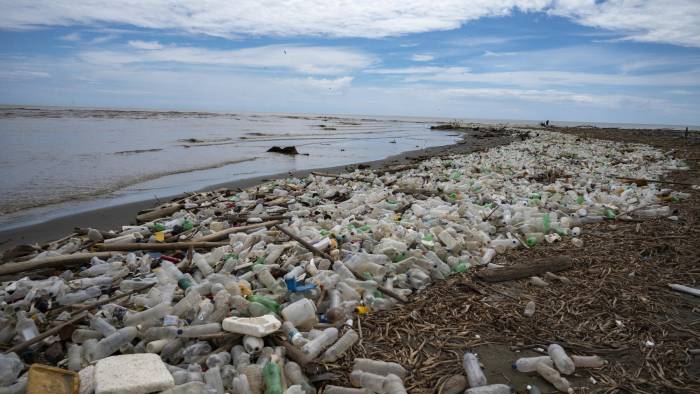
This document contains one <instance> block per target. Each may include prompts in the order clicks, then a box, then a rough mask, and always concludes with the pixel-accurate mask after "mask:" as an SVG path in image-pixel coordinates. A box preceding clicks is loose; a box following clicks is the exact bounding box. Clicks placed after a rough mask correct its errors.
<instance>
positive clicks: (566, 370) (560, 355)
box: [547, 343, 576, 375]
mask: <svg viewBox="0 0 700 394" xmlns="http://www.w3.org/2000/svg"><path fill="white" fill-rule="evenodd" d="M547 354H549V357H551V358H552V361H553V362H554V366H555V367H557V369H558V370H559V372H561V373H563V374H564V375H571V374H572V373H574V371H575V370H576V366H575V365H574V361H573V360H572V359H571V358H569V356H568V355H567V354H566V351H565V350H564V348H563V347H561V346H560V345H558V344H556V343H553V344H551V345H549V347H548V348H547Z"/></svg>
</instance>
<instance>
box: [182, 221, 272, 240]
mask: <svg viewBox="0 0 700 394" xmlns="http://www.w3.org/2000/svg"><path fill="white" fill-rule="evenodd" d="M280 223H282V222H281V221H279V220H270V221H268V222H262V223H255V224H249V225H247V226H240V227H231V228H227V229H225V230H221V231H218V232H216V233H214V234H209V235H205V236H204V237H199V238H197V239H195V241H200V242H209V241H218V240H220V239H224V238H228V235H229V234H233V233H240V232H243V231H248V230H253V229H256V228H260V227H272V226H275V225H277V224H280Z"/></svg>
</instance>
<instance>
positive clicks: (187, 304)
mask: <svg viewBox="0 0 700 394" xmlns="http://www.w3.org/2000/svg"><path fill="white" fill-rule="evenodd" d="M201 301H202V296H201V295H199V293H198V292H196V291H193V290H190V291H188V292H187V294H185V296H184V297H182V299H181V300H180V301H178V303H177V304H175V306H174V307H173V309H172V314H173V315H175V316H180V317H182V316H183V315H185V314H187V313H189V312H192V311H194V310H195V308H197V306H198V305H199V303H200V302H201Z"/></svg>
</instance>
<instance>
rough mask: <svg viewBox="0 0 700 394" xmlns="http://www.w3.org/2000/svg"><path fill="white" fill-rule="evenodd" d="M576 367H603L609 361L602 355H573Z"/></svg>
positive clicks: (572, 358)
mask: <svg viewBox="0 0 700 394" xmlns="http://www.w3.org/2000/svg"><path fill="white" fill-rule="evenodd" d="M571 360H572V361H573V362H574V366H576V368H602V367H604V366H605V365H606V364H607V363H608V362H607V361H605V360H604V359H603V358H602V357H600V356H576V355H574V356H571Z"/></svg>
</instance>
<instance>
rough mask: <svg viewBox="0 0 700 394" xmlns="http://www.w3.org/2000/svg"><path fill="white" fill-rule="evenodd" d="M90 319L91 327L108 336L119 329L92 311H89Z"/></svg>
mask: <svg viewBox="0 0 700 394" xmlns="http://www.w3.org/2000/svg"><path fill="white" fill-rule="evenodd" d="M88 320H89V321H90V327H91V328H92V329H94V330H97V331H99V332H100V334H102V336H104V337H107V336H110V335H112V334H114V332H115V331H117V329H116V328H114V326H113V325H111V324H109V322H108V321H107V320H105V319H103V318H101V317H98V316H95V315H93V314H92V313H88Z"/></svg>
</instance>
